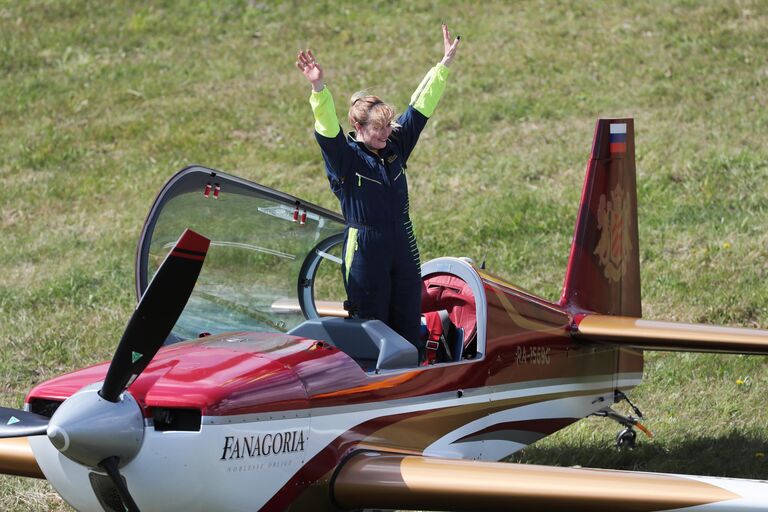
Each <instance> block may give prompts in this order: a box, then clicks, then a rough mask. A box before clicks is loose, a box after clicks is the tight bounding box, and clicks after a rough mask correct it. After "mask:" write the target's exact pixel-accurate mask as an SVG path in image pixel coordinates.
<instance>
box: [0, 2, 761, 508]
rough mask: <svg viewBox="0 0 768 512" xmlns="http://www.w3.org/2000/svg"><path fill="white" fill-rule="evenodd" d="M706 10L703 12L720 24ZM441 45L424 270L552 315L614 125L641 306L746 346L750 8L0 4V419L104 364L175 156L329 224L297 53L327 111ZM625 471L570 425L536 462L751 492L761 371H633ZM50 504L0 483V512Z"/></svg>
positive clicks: (753, 17) (756, 189)
mask: <svg viewBox="0 0 768 512" xmlns="http://www.w3.org/2000/svg"><path fill="white" fill-rule="evenodd" d="M721 4H723V5H721ZM441 20H447V21H448V22H449V23H450V25H451V28H452V29H453V30H454V32H455V33H458V34H461V35H462V45H461V48H460V51H459V55H458V58H457V61H456V63H455V65H454V71H453V72H452V75H451V77H450V85H449V87H448V89H447V92H446V94H445V96H444V99H443V103H442V104H441V106H440V108H439V109H438V112H437V113H436V115H435V118H434V119H433V120H432V121H431V122H430V124H429V125H428V127H427V130H426V131H425V133H424V134H423V135H422V139H421V143H420V144H419V148H418V149H417V150H416V152H415V153H414V155H413V157H412V160H411V162H409V169H410V170H411V173H410V175H409V178H410V180H411V189H412V191H411V205H412V216H413V218H414V220H415V224H416V229H417V235H418V236H419V238H420V249H421V253H422V258H423V259H424V260H426V259H429V258H432V257H436V256H440V255H456V256H459V255H466V256H470V257H473V258H475V259H477V260H480V259H482V258H483V256H485V255H487V262H488V268H489V270H490V271H491V272H494V273H497V274H500V275H504V276H506V277H508V278H510V279H511V280H512V281H513V282H515V283H517V284H519V285H520V286H522V287H523V288H526V289H529V290H531V291H534V292H537V293H539V294H541V295H543V296H544V297H547V298H550V299H556V298H557V297H558V295H559V290H560V286H561V284H562V279H563V272H564V269H565V263H566V259H567V254H568V245H569V241H570V237H571V234H572V229H573V222H574V220H575V213H576V207H577V204H578V197H579V194H580V191H581V181H582V178H583V172H584V165H585V162H586V159H587V157H588V152H589V147H590V143H591V137H592V131H593V127H594V121H595V119H596V118H597V117H598V116H632V117H634V118H635V127H636V145H637V168H638V174H639V176H638V187H639V214H640V238H641V258H642V280H643V299H644V312H645V316H646V317H648V318H656V319H666V320H680V321H693V322H708V323H716V324H727V325H742V326H751V327H761V328H767V327H768V290H767V289H766V273H767V272H768V271H767V270H766V269H767V268H768V266H766V264H765V260H766V255H767V254H766V253H767V249H766V246H767V245H768V244H767V242H768V235H767V234H766V225H768V148H767V147H766V144H765V140H766V139H765V134H766V133H768V115H766V113H765V112H766V106H767V105H766V103H767V102H768V40H766V38H765V33H766V27H767V26H768V4H766V3H765V2H761V1H749V0H743V1H739V2H729V3H722V2H719V1H717V0H711V1H706V0H703V1H689V0H678V1H675V2H647V3H641V4H639V5H635V3H634V2H610V3H603V2H579V3H577V4H576V5H572V3H571V2H555V1H525V2H502V1H489V2H483V3H480V4H477V5H474V3H472V4H470V3H466V4H465V3H463V2H440V1H434V2H417V3H408V4H406V3H395V2H384V1H372V2H367V3H366V6H365V7H361V6H360V4H359V2H347V1H333V2H314V3H311V4H309V3H307V4H305V3H302V2H298V1H294V2H281V3H272V2H257V1H254V0H251V1H237V2H227V3H221V4H219V3H218V2H212V1H211V2H194V3H193V2H170V1H168V2H152V3H151V5H150V4H149V3H147V4H143V3H139V2H128V1H123V2H107V1H92V2H90V1H22V2H13V1H11V0H0V183H2V185H3V186H2V194H1V196H0V197H2V198H1V199H0V226H2V235H3V243H2V244H0V326H2V329H1V330H0V403H2V404H4V405H9V406H20V405H21V403H22V400H23V397H24V394H25V393H26V391H27V390H28V389H29V388H30V387H31V386H32V385H34V384H35V383H37V382H40V381H41V380H44V379H46V378H50V377H53V376H55V375H57V374H60V373H61V372H64V371H68V370H72V369H75V368H78V367H81V366H83V365H86V364H91V363H94V362H97V361H102V360H105V359H108V358H109V357H111V355H112V352H113V350H114V346H115V344H116V343H117V341H118V339H119V335H120V333H121V332H122V329H123V326H124V324H125V322H126V321H127V319H128V317H129V314H130V311H131V309H132V307H133V305H134V303H135V297H134V295H133V258H134V250H135V243H136V240H137V238H138V234H139V231H140V229H141V225H142V221H143V219H144V216H145V214H146V212H147V210H148V208H149V206H150V204H151V202H152V200H153V199H154V196H155V194H156V192H157V191H158V190H159V189H160V187H161V186H162V185H163V183H164V182H165V180H166V179H167V178H168V177H169V176H170V175H171V174H172V173H173V172H175V171H176V170H178V169H179V168H181V167H182V166H184V165H186V164H189V163H201V164H205V165H208V166H211V167H214V168H218V169H221V170H223V171H227V172H231V173H234V174H237V175H240V176H243V177H245V178H248V179H251V180H254V181H258V182H260V183H262V184H265V185H268V186H271V187H275V188H280V189H283V190H285V191H287V192H290V193H293V194H296V195H299V196H303V197H305V198H306V199H308V200H312V201H314V202H317V203H320V204H322V205H323V206H326V207H329V208H332V209H334V210H336V209H337V205H336V202H335V198H334V197H333V196H332V194H331V193H330V191H329V190H328V187H327V181H326V179H325V176H324V173H323V169H322V163H321V159H320V155H319V151H318V149H317V147H316V146H315V144H314V142H313V140H312V123H311V113H310V110H309V107H308V103H307V97H308V94H309V87H308V85H307V84H306V83H305V82H304V81H303V78H302V77H301V76H300V75H299V73H298V72H297V71H296V70H295V68H294V67H293V62H294V55H295V53H296V51H297V49H298V48H304V47H307V46H310V45H311V47H312V48H313V49H314V50H315V54H316V55H317V57H318V59H319V60H320V62H321V63H322V64H323V65H324V67H325V69H326V76H327V83H328V84H329V87H330V88H331V90H332V91H333V92H334V93H335V97H336V103H337V107H338V110H339V112H340V117H341V118H342V119H344V118H345V117H346V116H344V112H345V106H346V99H347V98H348V97H349V96H350V95H351V94H352V93H353V92H355V91H356V90H358V89H361V88H364V87H365V88H368V89H370V90H372V91H374V92H375V93H378V94H380V95H382V96H384V97H385V98H387V99H389V100H390V101H392V102H393V103H395V104H396V106H397V107H398V108H399V109H400V110H402V109H403V107H404V106H405V105H406V104H407V101H408V98H409V97H410V94H411V92H412V90H413V88H414V87H415V86H416V85H417V84H418V83H419V81H420V79H421V77H422V76H423V74H424V72H425V71H426V70H427V69H428V67H430V66H431V65H432V64H434V62H436V61H437V60H439V58H440V56H441V55H442V41H441V38H440V31H439V23H440V21H441ZM645 378H646V380H645V383H644V384H643V385H642V386H641V387H640V388H638V389H637V390H636V392H635V393H634V394H633V398H634V399H635V400H636V402H637V403H638V405H640V407H641V409H643V410H644V412H646V414H647V416H648V421H647V425H648V426H649V427H650V428H651V429H652V430H654V431H655V432H656V434H657V437H656V438H655V439H654V440H652V441H645V442H643V444H642V446H641V448H639V449H638V450H635V451H634V452H630V453H621V454H618V453H616V452H615V451H614V450H613V449H612V448H611V444H612V442H613V435H614V434H615V432H616V430H617V429H616V427H615V426H614V425H611V424H609V423H608V422H607V421H605V420H592V419H590V420H587V421H583V422H580V423H579V424H577V425H575V426H574V427H571V428H569V429H566V430H564V431H562V432H561V433H559V434H557V435H555V436H553V437H551V438H549V439H547V440H545V441H544V442H541V443H538V444H537V445H535V446H533V447H531V448H529V449H527V450H525V451H524V452H522V453H521V454H520V455H519V457H517V459H519V460H522V461H526V462H534V463H546V464H561V465H573V464H578V465H583V466H593V467H616V468H637V469H644V470H652V471H676V472H684V473H694V474H716V475H731V476H741V477H752V478H768V460H766V459H768V456H766V455H762V454H768V429H767V428H766V424H767V423H768V411H766V407H765V396H766V395H768V363H767V362H766V359H764V358H760V357H747V356H715V355H695V354H661V353H653V354H648V357H647V368H646V376H645ZM66 508H67V507H66V506H65V505H63V504H61V502H60V500H58V498H56V496H55V494H54V493H53V491H52V489H51V488H50V486H48V484H47V483H45V482H29V481H26V480H23V479H17V478H11V477H1V478H0V509H2V510H59V509H66Z"/></svg>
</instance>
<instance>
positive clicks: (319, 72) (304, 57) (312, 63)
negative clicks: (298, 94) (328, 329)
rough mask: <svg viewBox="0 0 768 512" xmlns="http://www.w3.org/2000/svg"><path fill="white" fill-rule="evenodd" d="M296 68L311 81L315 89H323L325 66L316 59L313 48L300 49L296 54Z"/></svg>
mask: <svg viewBox="0 0 768 512" xmlns="http://www.w3.org/2000/svg"><path fill="white" fill-rule="evenodd" d="M296 68H297V69H298V70H299V71H301V73H302V74H303V75H304V76H305V77H306V78H307V80H309V81H310V83H311V84H312V90H313V91H315V92H320V91H322V90H323V87H324V85H323V68H321V67H320V63H318V62H317V61H316V60H315V56H314V55H312V50H307V51H306V52H304V51H299V53H298V55H296Z"/></svg>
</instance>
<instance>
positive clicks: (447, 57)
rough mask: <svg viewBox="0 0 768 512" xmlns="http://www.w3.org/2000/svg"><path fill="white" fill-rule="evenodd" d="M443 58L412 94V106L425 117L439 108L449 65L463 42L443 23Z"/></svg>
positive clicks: (430, 115)
mask: <svg viewBox="0 0 768 512" xmlns="http://www.w3.org/2000/svg"><path fill="white" fill-rule="evenodd" d="M442 28H443V58H442V60H440V62H439V63H438V64H437V65H436V66H435V67H433V68H432V69H430V70H429V71H428V72H427V75H426V76H425V77H424V79H423V80H422V81H421V83H420V84H419V86H418V87H417V88H416V92H414V93H413V96H411V103H410V104H411V106H412V107H413V108H415V109H416V110H418V111H419V112H420V113H421V114H423V115H424V116H425V117H432V114H433V113H434V112H435V109H436V108H437V104H438V102H439V101H440V97H441V96H442V95H443V91H444V90H445V82H446V80H447V78H448V66H450V65H451V64H452V63H453V59H454V58H455V57H456V51H457V50H458V48H459V43H460V42H461V36H458V37H456V39H454V40H453V41H452V40H451V33H450V31H449V30H448V25H445V24H444V25H443V27H442Z"/></svg>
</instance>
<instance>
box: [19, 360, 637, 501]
mask: <svg viewBox="0 0 768 512" xmlns="http://www.w3.org/2000/svg"><path fill="white" fill-rule="evenodd" d="M613 382H614V376H613V375H610V376H603V377H599V376H596V377H592V378H582V379H577V382H574V381H572V380H571V381H569V380H567V379H562V380H553V381H541V382H527V383H518V384H514V385H506V386H493V387H490V388H488V387H485V388H477V389H470V390H464V392H463V394H462V396H461V397H459V396H458V394H457V392H446V393H440V394H438V395H433V396H423V397H418V398H413V399H400V400H391V401H380V402H370V403H367V404H364V405H361V404H357V405H351V406H336V407H329V408H318V409H310V410H309V411H308V412H309V414H307V411H295V412H293V413H291V412H287V413H280V416H282V417H281V418H280V419H269V418H268V416H267V415H248V416H249V418H248V420H250V421H248V420H246V421H243V420H245V418H244V417H216V418H212V417H205V418H203V426H202V428H201V431H200V432H158V431H155V430H154V429H153V428H152V427H148V428H146V430H145V435H144V441H143V443H142V446H141V450H140V451H139V454H138V455H137V456H136V458H135V459H134V460H133V461H131V462H130V463H129V464H128V465H126V466H125V467H123V468H121V470H120V471H121V474H122V475H123V477H124V478H125V479H126V481H127V483H128V488H129V490H130V491H131V494H132V496H133V497H134V500H135V501H136V503H137V505H138V506H139V508H140V509H141V510H142V512H151V511H171V510H184V511H208V510H217V511H227V510H233V511H235V510H242V509H243V506H244V504H247V505H248V508H249V509H253V510H258V509H259V508H260V507H262V506H263V505H264V504H265V503H266V502H267V501H268V500H269V499H270V498H271V497H272V496H273V495H274V494H275V493H277V492H278V491H279V490H280V489H281V488H282V487H283V486H284V485H285V484H286V483H287V482H288V481H289V480H290V479H291V477H293V476H294V475H295V474H296V472H297V471H299V469H300V468H301V467H302V466H303V465H304V464H306V463H307V461H309V460H311V459H312V457H314V456H315V455H317V454H318V453H320V451H322V450H323V449H325V448H326V447H327V446H328V445H329V444H330V443H332V442H333V441H334V440H336V439H337V438H338V437H339V436H340V435H342V434H343V433H345V432H347V431H348V430H350V429H352V428H354V427H355V426H357V425H360V424H363V423H365V422H367V421H370V420H373V419H376V418H383V417H387V416H391V415H397V414H407V413H413V412H420V411H430V410H435V409H442V408H450V407H458V406H466V405H473V404H480V403H484V402H485V403H489V402H490V401H491V400H506V399H509V398H525V397H535V396H538V395H546V394H553V393H568V392H574V391H577V392H580V393H585V392H586V394H585V395H584V396H577V397H572V398H563V399H556V400H549V401H546V402H542V403H539V404H532V405H528V406H523V407H517V408H512V409H509V410H506V411H501V412H497V413H494V414H491V415H489V416H486V417H484V418H482V419H479V420H476V421H474V422H472V423H470V424H469V425H465V426H463V427H461V428H459V429H457V430H455V431H453V432H451V433H450V434H448V435H447V436H444V437H443V438H441V439H440V440H438V441H437V442H435V443H433V444H432V445H431V446H430V447H429V448H428V449H427V452H426V454H427V455H435V456H442V457H453V458H482V459H487V460H498V459H499V458H501V457H503V456H505V455H506V454H508V453H511V452H513V451H516V450H517V449H520V448H522V447H524V446H523V445H520V446H514V444H510V443H506V442H501V443H500V444H497V443H488V442H486V443H485V444H481V445H480V447H479V448H478V447H476V446H475V447H473V446H472V444H473V443H461V445H466V446H465V448H463V449H462V448H459V449H457V448H456V446H461V445H454V446H451V445H450V442H451V440H455V439H458V438H460V437H461V436H462V435H466V434H470V433H472V432H476V431H477V430H479V429H482V428H486V427H487V426H490V425H493V424H495V423H497V422H506V421H522V420H535V419H541V418H558V417H560V418H562V417H569V416H571V417H583V416H586V415H587V414H590V413H591V412H594V410H597V409H599V408H601V407H602V406H604V405H605V403H606V402H599V401H598V402H593V401H595V400H596V399H597V398H599V397H603V398H604V399H605V400H606V401H607V400H608V398H610V399H612V398H613V396H612V394H611V396H610V397H608V396H607V395H605V393H604V390H605V389H606V386H608V387H610V386H611V385H612V383H613ZM630 382H631V384H632V385H634V383H636V382H639V376H636V375H634V374H630V375H628V377H627V379H626V382H625V383H626V384H627V385H628V386H629V385H630ZM590 390H595V394H590V393H589V391H590ZM598 390H600V392H599V393H598ZM595 403H599V404H601V405H600V407H597V408H595V407H596V406H595ZM607 403H610V402H607ZM296 431H301V432H302V440H303V447H302V448H303V449H302V450H295V451H291V450H288V451H287V452H286V451H284V450H281V453H279V454H277V455H275V454H274V453H270V454H269V455H264V454H256V453H254V450H253V449H252V447H251V453H247V454H246V453H244V452H243V449H242V447H240V448H238V450H234V449H233V447H232V441H231V440H230V442H229V443H230V444H229V446H230V448H229V450H228V451H227V450H225V447H226V446H227V438H228V437H230V438H232V439H241V440H242V439H243V438H245V437H250V436H261V437H262V439H263V436H267V435H273V436H274V435H275V434H276V433H279V432H296ZM393 441H394V440H393ZM30 445H31V446H32V449H33V451H34V453H35V457H36V458H37V460H38V463H39V465H40V467H41V468H42V470H43V472H44V474H45V476H46V478H48V480H49V481H50V482H51V484H52V485H53V486H54V487H55V488H56V490H57V491H58V492H59V493H60V494H61V495H62V497H64V499H65V500H66V501H67V502H68V503H69V504H70V505H72V506H73V507H74V508H75V509H77V510H80V511H83V512H88V511H97V512H98V511H101V507H100V505H99V504H98V500H97V499H96V498H95V496H94V493H93V490H92V488H91V484H90V481H89V478H88V474H89V473H90V472H91V471H92V470H91V469H88V468H85V467H84V466H81V465H79V464H77V463H75V462H72V461H71V460H69V459H67V458H66V457H64V456H63V455H61V453H60V452H59V451H58V450H56V448H55V447H54V446H53V445H52V444H51V443H50V441H48V438H47V437H44V436H39V437H32V438H30ZM510 450H511V451H510ZM270 451H271V450H270Z"/></svg>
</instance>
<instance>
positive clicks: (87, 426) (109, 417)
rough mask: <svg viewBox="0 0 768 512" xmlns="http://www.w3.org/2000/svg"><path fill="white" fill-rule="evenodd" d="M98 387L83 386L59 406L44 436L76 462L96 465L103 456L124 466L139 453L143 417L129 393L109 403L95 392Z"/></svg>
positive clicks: (142, 432)
mask: <svg viewBox="0 0 768 512" xmlns="http://www.w3.org/2000/svg"><path fill="white" fill-rule="evenodd" d="M99 387H100V386H99V385H95V386H88V387H86V388H83V389H82V390H80V391H78V392H77V393H75V394H74V395H72V396H71V397H70V398H68V399H67V400H66V401H65V402H64V403H62V404H61V406H59V408H58V409H57V410H56V412H55V413H54V415H53V417H52V418H51V421H50V423H49V424H48V430H47V434H48V439H50V441H51V443H52V444H53V446H55V447H56V448H57V449H58V450H59V451H60V452H61V453H62V454H64V455H65V456H66V457H68V458H69V459H72V460H73V461H75V462H79V463H80V464H83V465H86V466H90V467H96V466H98V464H99V463H100V462H101V461H103V460H104V459H106V458H107V457H119V459H120V464H121V465H124V464H126V463H128V462H129V461H130V460H132V459H133V458H134V457H135V456H136V454H137V453H138V452H139V448H140V446H141V442H142V440H143V438H144V417H143V415H142V413H141V408H140V407H139V404H138V403H137V402H136V400H135V399H134V398H133V397H132V396H131V394H130V393H127V392H126V393H123V394H122V395H121V396H120V400H119V401H118V402H116V403H113V402H110V401H108V400H105V399H103V398H102V397H101V396H100V395H99V394H98V391H99Z"/></svg>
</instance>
